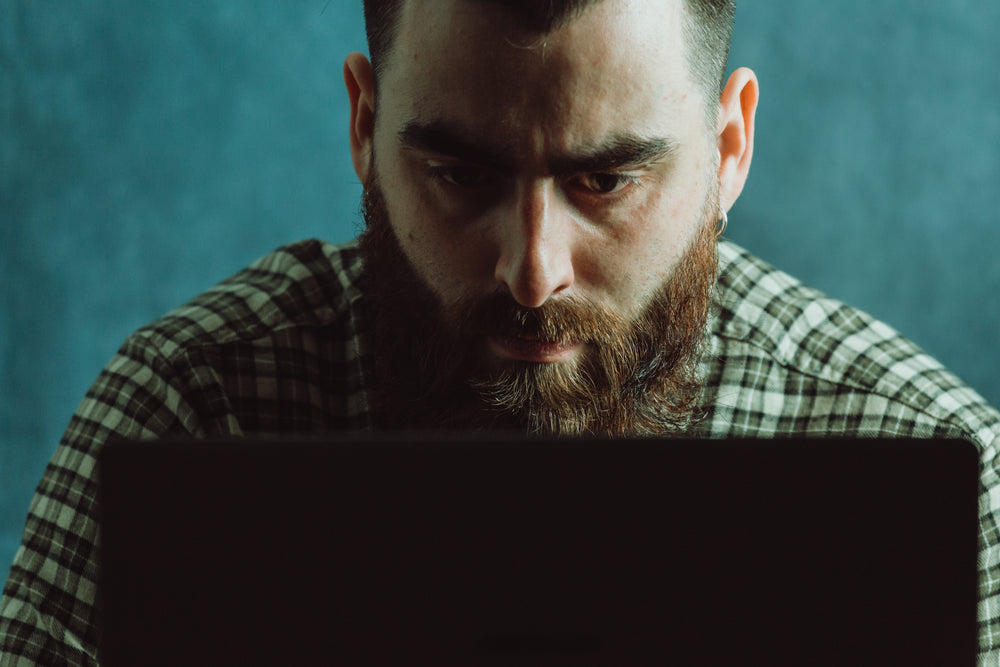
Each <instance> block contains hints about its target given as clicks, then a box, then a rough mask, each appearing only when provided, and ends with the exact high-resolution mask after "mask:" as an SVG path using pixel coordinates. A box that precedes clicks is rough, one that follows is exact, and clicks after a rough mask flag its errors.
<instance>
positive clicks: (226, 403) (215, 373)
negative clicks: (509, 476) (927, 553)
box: [0, 241, 1000, 665]
mask: <svg viewBox="0 0 1000 667" xmlns="http://www.w3.org/2000/svg"><path fill="white" fill-rule="evenodd" d="M720 262H721V272H720V279H719V290H718V294H717V300H718V314H717V316H716V317H715V318H714V319H713V321H712V324H711V331H710V333H711V347H710V350H711V352H710V354H709V356H708V359H707V360H706V362H705V363H706V369H705V370H706V373H707V377H708V383H707V387H708V390H707V399H708V405H709V414H708V418H707V419H706V420H705V421H704V422H703V423H702V425H701V426H700V433H699V434H700V435H706V436H710V437H714V438H722V437H728V436H745V435H755V436H781V435H787V434H816V435H827V434H837V435H840V434H844V435H860V436H871V437H874V436H917V437H931V436H953V437H954V436H957V437H962V438H966V439H969V440H972V441H974V442H976V443H977V444H978V446H979V447H980V450H981V452H982V477H981V497H980V498H981V500H980V536H979V541H980V558H979V586H980V606H979V637H980V650H981V660H982V662H983V663H984V664H985V663H988V664H998V662H1000V660H998V658H1000V534H998V528H997V516H998V512H1000V478H998V476H997V472H998V471H997V465H998V462H997V457H996V447H997V445H998V444H1000V414H998V413H997V411H996V410H994V409H993V408H991V407H990V406H988V405H987V404H986V403H985V402H984V401H983V399H982V398H981V397H980V396H978V395H977V394H976V393H975V392H974V391H972V390H971V389H969V388H968V387H967V386H965V385H964V384H962V383H961V382H960V381H959V380H958V379H957V378H956V377H955V376H953V375H952V374H951V373H949V372H948V371H946V370H945V369H944V368H943V367H942V366H941V365H940V364H938V363H937V362H936V361H934V360H933V359H931V358H930V357H928V356H927V355H926V354H924V353H923V352H921V351H920V350H919V349H918V348H917V347H915V346H914V345H913V344H912V343H911V342H909V341H907V340H906V339H904V338H902V337H901V336H900V335H899V334H898V333H896V332H895V331H893V330H892V329H890V328H889V327H888V326H886V325H885V324H882V323H881V322H877V321H875V320H873V319H871V318H870V317H868V316H867V315H865V314H863V313H860V312H858V311H857V310H854V309H852V308H849V307H847V306H845V305H843V304H841V303H839V302H837V301H834V300H831V299H828V298H826V297H825V296H823V295H822V294H820V293H819V292H816V291H815V290H812V289H809V288H807V287H805V286H803V285H802V284H800V283H799V282H797V281H795V280H794V279H792V278H790V277H789V276H787V275H786V274H784V273H781V272H779V271H777V270H775V269H774V268H772V267H770V266H768V265H767V264H765V263H764V262H762V261H760V260H759V259H756V258H754V257H752V256H750V255H749V254H748V253H746V252H745V251H744V250H742V249H741V248H739V247H737V246H736V245H734V244H732V243H730V242H728V241H724V242H722V244H721V246H720ZM359 268H360V257H359V254H358V249H357V245H356V243H353V242H352V243H348V244H345V245H342V246H339V247H334V246H331V245H328V244H325V243H321V242H318V241H307V242H302V243H298V244H295V245H291V246H287V247H285V248H282V249H279V250H277V251H276V252H274V253H272V254H270V255H268V256H266V257H264V258H263V259H261V260H260V261H258V262H256V263H255V264H254V265H252V266H251V267H249V268H248V269H246V270H244V271H242V272H241V273H239V274H237V275H236V276H234V277H233V278H231V279H229V280H227V281H225V282H223V283H221V284H220V285H218V286H216V287H215V288H213V289H211V290H210V291H208V292H206V293H205V294H203V295H201V296H199V297H198V298H196V299H195V300H193V301H192V302H190V303H189V304H187V305H185V306H183V307H181V308H179V309H177V310H175V311H173V312H172V313H170V314H168V315H167V316H166V317H164V318H162V319H160V320H158V321H156V322H154V323H153V324H151V325H149V326H147V327H145V328H143V329H141V330H139V331H138V332H136V333H135V334H133V335H132V336H130V337H129V338H128V339H127V340H126V341H125V343H124V344H123V346H122V348H121V350H120V351H119V352H118V354H117V355H116V356H115V357H114V358H113V359H112V360H111V362H110V363H109V364H108V366H107V367H106V368H105V369H104V371H103V372H102V373H101V375H100V377H98V379H97V381H96V382H95V383H94V385H93V387H92V388H91V389H90V391H88V392H87V395H86V398H85V399H84V400H83V402H82V403H81V404H80V407H79V409H78V410H77V412H76V414H75V415H73V418H72V421H71V422H70V425H69V428H68V429H67V431H66V434H65V435H64V436H63V439H62V441H61V442H60V444H59V447H58V449H57V450H56V452H55V454H54V456H53V457H52V461H51V463H50V464H49V466H48V468H47V469H46V471H45V474H44V476H43V477H42V480H41V483H40V484H39V486H38V490H37V493H36V495H35V498H34V500H33V501H32V503H31V507H30V510H29V513H28V518H27V524H26V526H25V531H24V537H23V542H22V546H21V548H20V549H19V550H18V552H17V556H16V558H15V561H14V564H13V567H12V569H11V573H10V578H9V579H8V581H7V584H6V587H5V588H4V591H3V600H2V603H0V664H3V665H29V664H36V663H43V664H92V663H94V662H95V657H94V656H95V655H96V647H97V645H98V644H99V642H100V639H101V627H100V625H99V624H97V623H95V611H96V610H95V606H94V605H95V598H96V593H97V588H96V587H97V584H96V582H97V576H98V562H99V558H100V532H99V528H98V524H97V521H96V516H97V507H96V504H95V495H96V491H97V484H98V482H97V480H96V479H95V475H94V467H95V462H96V456H97V452H98V450H99V449H100V447H101V445H102V443H104V442H106V441H108V440H110V439H118V438H157V437H162V436H195V437H207V436H233V435H236V436H238V435H242V434H248V433H257V434H259V433H282V434H288V433H315V432H319V431H329V430H344V429H369V428H372V426H373V424H372V417H371V414H370V410H369V400H368V396H369V388H370V386H371V384H370V383H371V382H372V374H373V372H372V366H373V363H372V361H373V360H372V355H371V353H370V351H369V349H368V346H367V344H366V338H365V335H366V326H365V323H364V321H363V319H362V317H361V309H360V307H359V299H360V298H361V294H360V292H359V290H358V288H357V286H356V278H357V275H358V271H359Z"/></svg>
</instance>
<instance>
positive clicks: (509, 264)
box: [494, 183, 573, 308]
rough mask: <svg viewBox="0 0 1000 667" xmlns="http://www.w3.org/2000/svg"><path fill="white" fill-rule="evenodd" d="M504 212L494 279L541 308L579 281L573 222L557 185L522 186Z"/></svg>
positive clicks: (531, 305) (524, 302)
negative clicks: (574, 259)
mask: <svg viewBox="0 0 1000 667" xmlns="http://www.w3.org/2000/svg"><path fill="white" fill-rule="evenodd" d="M504 216H505V219H504V220H503V223H502V225H501V229H500V236H501V239H500V255H499V257H498V259H497V264H496V270H495V273H494V278H495V279H496V280H497V282H499V283H501V284H502V285H504V286H506V287H507V289H508V290H510V293H511V295H512V296H513V297H514V299H515V300H517V302H518V303H520V304H521V305H522V306H524V307H526V308H537V307H538V306H541V305H542V304H543V303H545V302H546V301H547V300H548V299H549V298H550V297H552V296H555V295H556V294H558V293H559V292H562V291H563V290H565V289H566V288H568V287H569V286H570V285H572V284H573V256H572V242H573V238H572V230H573V225H572V220H571V218H570V217H569V216H568V212H567V211H565V210H563V208H562V205H561V203H560V202H559V201H558V199H557V197H556V195H555V192H554V191H553V188H552V185H551V183H550V184H546V183H537V184H533V185H531V186H530V187H529V186H525V187H523V188H522V187H519V188H518V195H517V197H516V203H515V204H514V205H513V206H511V207H510V208H509V209H507V211H506V213H505V214H504Z"/></svg>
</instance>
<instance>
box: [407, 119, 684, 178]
mask: <svg viewBox="0 0 1000 667" xmlns="http://www.w3.org/2000/svg"><path fill="white" fill-rule="evenodd" d="M399 139H400V142H401V143H402V144H403V146H404V147H406V148H409V149H412V150H419V151H426V152H429V153H438V154H440V155H448V156H450V157H454V158H457V159H459V160H463V161H467V162H472V163H476V164H482V165H485V166H489V167H492V168H494V169H499V170H502V171H513V170H514V169H513V167H514V164H515V163H516V159H515V158H514V156H513V151H512V150H511V149H509V148H508V147H506V146H503V145H501V144H498V143H489V142H481V141H477V140H475V139H473V138H472V135H471V133H468V132H466V131H464V130H463V129H462V128H460V127H458V126H456V125H453V124H451V123H447V122H445V121H440V120H438V121H433V122H430V123H420V122H417V121H410V122H408V123H407V124H406V125H405V126H404V127H403V129H402V130H400V132H399ZM678 148H679V143H678V142H677V141H675V140H673V139H670V138H667V137H643V136H640V135H637V134H634V133H631V132H623V133H620V134H617V135H613V136H612V137H610V138H609V139H606V140H603V141H600V142H598V143H595V144H591V145H588V146H585V147H584V148H582V149H579V150H576V151H573V152H570V153H567V154H565V155H558V156H555V157H553V158H552V159H550V160H549V170H550V171H551V172H552V174H553V175H555V176H565V175H569V174H580V173H594V172H602V171H612V170H616V169H622V168H623V167H639V166H643V165H648V164H652V163H656V162H661V161H663V160H666V159H668V158H670V157H671V156H673V155H674V154H676V152H677V150H678Z"/></svg>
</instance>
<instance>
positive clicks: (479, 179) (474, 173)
mask: <svg viewBox="0 0 1000 667" xmlns="http://www.w3.org/2000/svg"><path fill="white" fill-rule="evenodd" d="M430 174H431V176H433V177H434V178H436V179H439V180H441V181H444V182H445V183H447V184H448V185H453V186H455V187H459V188H472V187H477V186H481V185H485V184H486V182H487V176H488V174H487V171H486V169H483V168H482V167H476V166H472V165H461V164H449V165H436V166H432V167H431V168H430Z"/></svg>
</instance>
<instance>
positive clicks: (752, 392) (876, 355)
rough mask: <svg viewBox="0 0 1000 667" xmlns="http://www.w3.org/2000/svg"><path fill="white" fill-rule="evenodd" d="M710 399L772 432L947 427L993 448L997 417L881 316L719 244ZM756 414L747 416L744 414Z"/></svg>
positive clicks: (912, 431)
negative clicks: (713, 388)
mask: <svg viewBox="0 0 1000 667" xmlns="http://www.w3.org/2000/svg"><path fill="white" fill-rule="evenodd" d="M719 255H720V274H719V288H718V293H717V306H718V312H717V317H716V319H715V321H714V323H713V331H712V333H713V352H714V355H713V360H714V361H713V364H714V366H713V374H714V375H715V378H714V381H715V382H716V383H717V384H718V385H719V391H718V392H717V394H716V400H717V401H721V402H722V404H721V405H720V407H723V408H724V409H725V407H726V401H727V396H728V397H729V398H728V400H729V401H731V402H735V403H737V404H741V407H740V408H739V409H740V410H742V411H743V412H742V413H741V414H736V413H735V412H734V413H731V414H730V418H737V419H738V418H742V419H743V420H745V421H747V422H748V423H753V422H755V421H760V422H761V423H763V424H771V425H773V427H772V428H773V430H774V431H776V432H777V431H781V430H783V429H789V430H813V431H823V432H838V431H839V432H854V433H859V434H869V435H899V436H904V435H918V436H919V435H923V436H930V435H943V434H948V433H951V434H953V435H961V436H962V437H966V438H969V439H973V440H976V441H977V442H979V444H980V445H981V446H988V445H990V444H991V443H992V442H993V441H994V439H996V438H997V437H998V434H1000V415H998V414H997V412H996V410H994V409H993V408H991V407H990V406H989V405H987V404H986V402H985V401H984V400H983V399H982V398H981V397H980V396H979V395H978V394H977V393H976V392H975V391H973V390H972V389H971V388H969V387H968V386H967V385H965V384H964V383H963V382H962V381H961V380H959V379H958V378H957V377H955V376H954V375H953V374H952V373H950V372H949V371H948V370H947V369H945V368H944V367H943V366H942V365H941V364H940V363H939V362H938V361H936V360H935V359H934V358H932V357H930V356H929V355H927V354H926V353H925V352H924V351H923V350H921V349H920V348H919V347H918V346H917V345H915V344H914V343H913V342H911V341H910V340H908V339H907V338H905V337H904V336H902V335H901V334H900V333H899V332H897V331H896V330H894V329H893V328H892V327H890V326H888V325H887V324H885V323H884V322H881V321H879V320H876V319H875V318H873V317H871V316H870V315H868V314H866V313H864V312H862V311H860V310H858V309H856V308H852V307H850V306H848V305H846V304H844V303H842V302H840V301H837V300H836V299H831V298H829V297H828V296H826V295H825V294H823V293H822V292H820V291H818V290H816V289H813V288H810V287H807V286H806V285H803V284H802V283H801V282H799V281H798V280H796V279H795V278H793V277H791V276H789V275H788V274H786V273H784V272H782V271H779V270H778V269H776V268H774V267H773V266H771V265H769V264H767V263H766V262H764V261H762V260H760V259H759V258H757V257H754V256H753V255H751V254H750V253H749V252H747V251H746V250H744V249H743V248H740V247H739V246H737V245H736V244H734V243H731V242H728V241H724V242H722V243H721V244H720V248H719ZM751 413H754V414H751Z"/></svg>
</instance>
